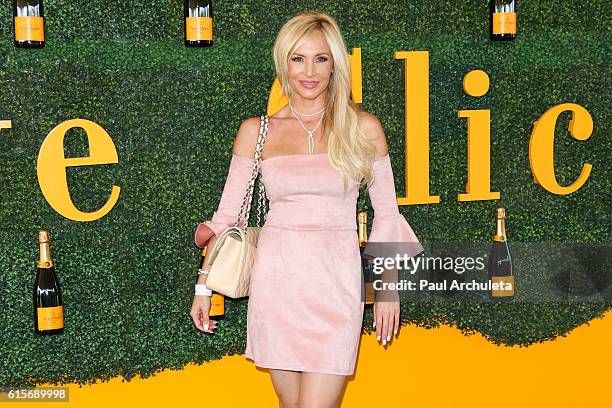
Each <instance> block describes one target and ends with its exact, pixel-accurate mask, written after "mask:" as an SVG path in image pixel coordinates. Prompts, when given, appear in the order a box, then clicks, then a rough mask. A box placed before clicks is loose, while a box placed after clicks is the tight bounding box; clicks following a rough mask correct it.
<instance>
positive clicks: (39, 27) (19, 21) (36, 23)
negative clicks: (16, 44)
mask: <svg viewBox="0 0 612 408" xmlns="http://www.w3.org/2000/svg"><path fill="white" fill-rule="evenodd" d="M15 40H16V41H45V30H44V28H43V18H42V17H37V16H15Z"/></svg>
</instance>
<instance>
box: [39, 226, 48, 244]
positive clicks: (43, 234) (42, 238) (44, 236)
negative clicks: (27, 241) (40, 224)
mask: <svg viewBox="0 0 612 408" xmlns="http://www.w3.org/2000/svg"><path fill="white" fill-rule="evenodd" d="M50 241H51V234H50V233H49V230H46V229H41V230H38V242H40V243H41V244H42V243H43V242H50Z"/></svg>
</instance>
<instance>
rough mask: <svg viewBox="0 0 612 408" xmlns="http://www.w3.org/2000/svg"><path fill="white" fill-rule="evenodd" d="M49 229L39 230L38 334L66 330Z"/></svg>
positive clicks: (36, 327)
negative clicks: (52, 257)
mask: <svg viewBox="0 0 612 408" xmlns="http://www.w3.org/2000/svg"><path fill="white" fill-rule="evenodd" d="M50 238H51V236H50V234H49V231H48V230H45V229H43V230H39V231H38V246H39V249H40V258H39V260H38V262H37V264H36V266H37V272H36V282H35V284H34V327H35V331H36V334H59V333H63V332H64V307H63V304H62V292H61V289H60V285H59V282H58V281H57V276H56V274H55V269H54V268H53V261H52V260H51V249H50V247H49V241H50Z"/></svg>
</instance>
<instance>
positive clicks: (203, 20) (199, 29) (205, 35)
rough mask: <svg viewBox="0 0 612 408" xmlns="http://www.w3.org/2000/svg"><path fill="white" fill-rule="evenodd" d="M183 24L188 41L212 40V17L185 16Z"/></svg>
mask: <svg viewBox="0 0 612 408" xmlns="http://www.w3.org/2000/svg"><path fill="white" fill-rule="evenodd" d="M185 24H186V26H185V27H186V31H187V40H188V41H200V40H210V41H212V39H213V34H212V17H187V21H186V23H185Z"/></svg>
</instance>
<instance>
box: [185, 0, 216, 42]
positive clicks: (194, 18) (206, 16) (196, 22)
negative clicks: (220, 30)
mask: <svg viewBox="0 0 612 408" xmlns="http://www.w3.org/2000/svg"><path fill="white" fill-rule="evenodd" d="M212 17H213V15H212V4H211V1H209V0H208V1H207V0H185V45H186V46H188V47H211V46H212V45H213V27H212Z"/></svg>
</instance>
